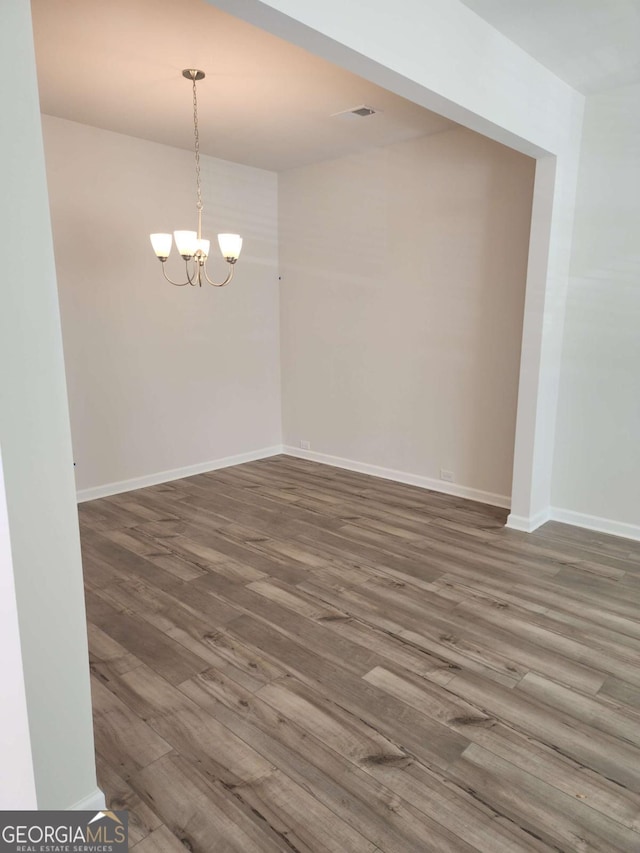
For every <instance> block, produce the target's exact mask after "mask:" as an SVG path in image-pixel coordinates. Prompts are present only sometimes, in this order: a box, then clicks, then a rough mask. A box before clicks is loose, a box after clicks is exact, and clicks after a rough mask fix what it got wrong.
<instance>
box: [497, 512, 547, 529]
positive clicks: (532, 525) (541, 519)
mask: <svg viewBox="0 0 640 853" xmlns="http://www.w3.org/2000/svg"><path fill="white" fill-rule="evenodd" d="M550 518H551V514H550V511H549V510H548V509H543V510H542V512H539V513H537V514H536V515H532V516H527V515H514V514H513V513H510V514H509V517H508V518H507V523H506V525H505V527H508V528H509V529H510V530H520V531H521V532H522V533H533V531H534V530H537V529H538V527H541V526H542V525H543V524H544V523H545V522H547V521H549V519H550Z"/></svg>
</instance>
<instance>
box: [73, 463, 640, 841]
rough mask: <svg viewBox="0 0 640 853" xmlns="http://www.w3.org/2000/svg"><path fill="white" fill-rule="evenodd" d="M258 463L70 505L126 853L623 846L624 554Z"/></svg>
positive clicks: (416, 495) (636, 819) (581, 535)
mask: <svg viewBox="0 0 640 853" xmlns="http://www.w3.org/2000/svg"><path fill="white" fill-rule="evenodd" d="M505 515H506V513H505V511H503V510H498V509H494V508H491V507H486V506H482V505H480V504H475V503H471V502H468V501H463V500H460V499H456V498H450V497H446V496H444V495H439V494H435V493H432V492H427V491H423V490H421V489H417V488H413V487H410V486H404V485H399V484H396V483H391V482H387V481H384V480H378V479H374V478H371V477H367V476H364V475H360V474H353V473H349V472H345V471H340V470H337V469H333V468H329V467H325V466H320V465H317V464H314V463H310V462H305V461H300V460H297V459H293V458H289V457H284V456H281V457H275V458H273V459H269V460H264V461H260V462H253V463H250V464H247V465H241V466H239V467H236V468H232V469H231V468H230V469H226V470H223V471H218V472H214V473H210V474H202V475H199V476H196V477H191V478H189V479H186V480H181V481H177V482H174V483H168V484H165V485H162V486H155V487H152V488H149V489H144V490H141V491H138V492H131V493H129V494H125V495H119V496H116V497H111V498H104V499H102V500H97V501H93V502H91V503H86V504H82V505H81V507H80V516H81V525H82V540H83V550H84V566H85V577H86V588H87V611H88V619H89V638H90V646H91V661H92V674H93V690H94V693H93V698H94V708H95V731H96V747H97V752H98V765H99V782H100V784H101V786H102V787H103V789H104V790H105V792H106V794H107V799H108V802H109V804H110V805H111V806H112V807H113V808H128V809H130V822H131V825H132V830H131V844H132V846H133V845H135V847H133V849H134V850H135V851H137V853H152V851H153V852H154V853H155V852H156V851H157V853H171V851H182V853H184V849H185V847H186V848H187V849H188V850H193V851H202V853H221V851H242V853H271V851H287V853H292V851H313V853H320V852H321V851H322V853H324V851H333V853H352V851H353V853H355V851H367V853H373V851H384V853H392V852H393V853H412V851H449V853H465V851H478V850H479V851H484V853H515V852H516V851H525V850H526V851H530V850H538V851H541V850H556V851H557V850H563V851H587V850H588V851H602V853H611V851H616V850H623V851H640V667H639V665H638V664H639V660H640V621H639V614H640V567H639V563H640V560H639V558H640V544H636V543H632V542H629V541H626V540H623V539H615V538H613V537H606V536H600V535H596V534H590V533H587V532H585V531H580V530H577V529H575V528H571V527H568V526H564V525H560V524H547V525H545V526H544V527H543V528H541V529H540V531H538V532H536V533H534V534H531V535H529V536H527V535H525V534H521V533H517V532H514V531H508V530H505V529H504V528H503V524H504V521H505Z"/></svg>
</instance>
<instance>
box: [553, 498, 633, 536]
mask: <svg viewBox="0 0 640 853" xmlns="http://www.w3.org/2000/svg"><path fill="white" fill-rule="evenodd" d="M551 518H552V520H553V521H562V522H564V524H572V525H573V526H574V527H584V528H586V529H587V530H593V531H595V532H596V533H609V534H610V535H611V536H622V537H624V538H625V539H635V540H636V541H640V525H637V524H627V522H625V521H614V520H613V519H612V518H600V517H598V516H597V515H587V514H586V513H583V512H574V511H573V510H570V509H561V508H560V507H555V506H554V507H552V508H551Z"/></svg>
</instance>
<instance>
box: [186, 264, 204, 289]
mask: <svg viewBox="0 0 640 853" xmlns="http://www.w3.org/2000/svg"><path fill="white" fill-rule="evenodd" d="M184 268H185V270H186V271H187V282H186V283H187V284H190V285H191V286H192V287H195V286H196V285H197V284H200V270H199V269H198V262H197V261H195V263H194V265H193V278H192V277H191V276H190V275H189V261H188V260H187V259H186V258H185V262H184Z"/></svg>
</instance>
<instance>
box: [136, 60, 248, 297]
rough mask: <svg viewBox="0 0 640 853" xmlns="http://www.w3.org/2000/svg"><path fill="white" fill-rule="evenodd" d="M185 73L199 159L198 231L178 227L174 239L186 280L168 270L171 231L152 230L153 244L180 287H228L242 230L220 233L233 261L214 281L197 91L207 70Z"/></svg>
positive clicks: (228, 259)
mask: <svg viewBox="0 0 640 853" xmlns="http://www.w3.org/2000/svg"><path fill="white" fill-rule="evenodd" d="M182 76H183V77H186V78H187V80H191V81H192V83H193V140H194V152H195V159H196V208H197V210H198V230H197V231H174V232H173V239H175V241H176V249H177V250H178V254H179V255H180V256H181V257H182V259H183V260H184V263H185V268H186V275H187V280H186V281H173V279H171V278H169V276H168V275H167V271H166V262H167V258H168V257H169V253H170V252H171V246H172V239H171V234H151V235H150V236H151V245H152V246H153V250H154V252H155V253H156V255H157V257H158V258H159V260H160V263H161V264H162V274H163V275H164V277H165V278H166V280H167V281H168V282H170V283H171V284H174V285H175V286H176V287H185V285H187V284H191V285H192V286H193V287H196V286H197V287H202V282H203V280H204V281H207V282H208V283H209V284H212V285H213V286H214V287H224V285H225V284H229V282H230V281H231V279H232V278H233V271H234V267H235V263H236V261H237V260H238V258H239V257H240V250H241V249H242V237H241V236H240V235H239V234H218V245H219V246H220V251H221V252H222V257H223V258H224V259H225V261H226V262H227V263H228V264H229V274H228V275H227V277H226V278H225V280H224V281H220V282H216V281H211V279H210V278H209V276H208V275H207V258H208V257H209V246H210V241H209V240H203V239H202V208H203V205H202V190H201V187H200V135H199V131H198V96H197V93H196V80H202V79H203V78H204V71H198V69H196V68H185V70H184V71H183V72H182Z"/></svg>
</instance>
